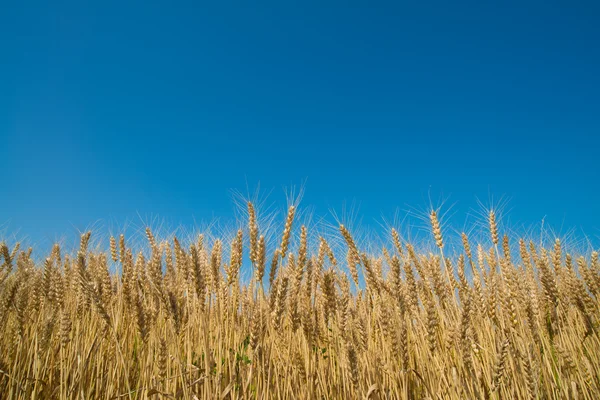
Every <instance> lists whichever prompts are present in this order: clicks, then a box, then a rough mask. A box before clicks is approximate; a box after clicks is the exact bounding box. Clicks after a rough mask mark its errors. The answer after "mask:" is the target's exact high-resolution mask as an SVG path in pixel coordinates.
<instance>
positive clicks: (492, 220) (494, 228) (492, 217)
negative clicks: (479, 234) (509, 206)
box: [488, 210, 499, 246]
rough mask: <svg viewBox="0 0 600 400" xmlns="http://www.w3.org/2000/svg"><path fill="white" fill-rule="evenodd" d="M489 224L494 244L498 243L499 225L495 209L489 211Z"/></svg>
mask: <svg viewBox="0 0 600 400" xmlns="http://www.w3.org/2000/svg"><path fill="white" fill-rule="evenodd" d="M488 224H489V227H490V234H491V235H492V243H494V245H496V246H497V245H498V241H499V239H498V225H497V223H496V212H495V211H494V210H490V212H489V213H488Z"/></svg>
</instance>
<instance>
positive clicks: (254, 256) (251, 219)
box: [248, 202, 258, 263]
mask: <svg viewBox="0 0 600 400" xmlns="http://www.w3.org/2000/svg"><path fill="white" fill-rule="evenodd" d="M248 230H249V232H250V261H252V262H253V263H256V262H258V225H257V224H256V211H255V210H254V205H253V204H252V203H251V202H248Z"/></svg>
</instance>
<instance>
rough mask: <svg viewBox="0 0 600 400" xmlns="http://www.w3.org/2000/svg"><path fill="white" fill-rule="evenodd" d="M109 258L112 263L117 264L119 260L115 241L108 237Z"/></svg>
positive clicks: (113, 238)
mask: <svg viewBox="0 0 600 400" xmlns="http://www.w3.org/2000/svg"><path fill="white" fill-rule="evenodd" d="M110 257H111V259H112V260H113V262H117V261H118V260H119V258H118V255H117V240H116V239H115V237H114V236H111V237H110Z"/></svg>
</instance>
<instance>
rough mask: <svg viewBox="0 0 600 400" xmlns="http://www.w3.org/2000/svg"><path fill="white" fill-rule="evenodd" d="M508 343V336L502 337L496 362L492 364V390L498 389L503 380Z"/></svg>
mask: <svg viewBox="0 0 600 400" xmlns="http://www.w3.org/2000/svg"><path fill="white" fill-rule="evenodd" d="M509 345H510V341H509V340H508V338H507V339H504V341H503V342H502V345H501V346H500V351H499V352H498V354H497V358H496V364H495V365H494V373H493V376H492V391H496V390H498V389H499V388H500V385H501V384H502V382H503V380H504V376H505V370H506V358H507V356H508V347H509Z"/></svg>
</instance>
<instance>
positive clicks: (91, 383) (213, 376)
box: [0, 203, 600, 399]
mask: <svg viewBox="0 0 600 400" xmlns="http://www.w3.org/2000/svg"><path fill="white" fill-rule="evenodd" d="M247 207H248V210H247V211H248V212H247V215H248V221H247V223H246V226H244V227H242V228H240V229H239V230H238V231H237V232H235V233H234V234H233V235H231V237H222V238H212V237H210V239H209V236H206V237H205V236H204V235H199V236H198V237H195V238H193V240H191V241H189V242H184V241H182V240H181V239H180V238H176V237H172V238H171V239H169V240H164V239H161V240H159V238H158V237H155V236H154V234H153V232H152V231H151V230H150V229H149V228H148V229H146V238H147V242H146V244H145V245H144V246H142V247H141V248H136V249H134V248H133V247H128V244H127V238H126V237H125V236H124V235H120V236H119V237H118V238H115V237H111V238H110V241H109V246H108V251H107V252H102V251H98V250H94V249H92V247H91V246H90V240H91V234H90V233H89V232H88V233H85V234H83V235H82V236H81V243H80V246H79V249H78V250H77V251H76V252H75V253H74V254H63V253H64V251H63V249H61V247H60V246H59V245H55V246H54V247H53V249H52V251H51V252H50V254H48V255H47V257H46V258H45V259H44V260H43V262H41V263H36V262H34V258H33V256H32V254H33V249H21V248H20V246H19V244H16V245H10V246H9V245H8V244H7V243H5V242H2V243H1V245H0V262H1V264H0V321H2V325H1V326H2V329H1V331H0V394H1V396H0V397H2V398H11V399H13V398H14V399H35V398H40V399H46V398H56V399H73V398H78V399H88V398H98V399H121V398H122V399H146V398H172V399H271V398H273V399H365V398H367V399H404V398H406V399H421V398H423V399H479V398H480V399H594V398H597V393H600V341H599V339H600V338H599V333H598V331H599V328H600V327H599V322H600V321H599V313H598V311H599V310H598V307H599V305H600V304H599V297H598V296H600V261H599V257H598V253H597V252H594V251H592V252H590V253H589V254H571V253H569V252H568V251H566V247H565V246H564V244H563V243H562V242H561V241H560V240H558V239H556V241H554V243H552V244H551V245H550V246H547V247H544V246H540V245H537V244H535V243H534V242H531V241H528V240H526V239H524V238H519V237H511V236H510V235H503V232H502V231H501V229H500V228H499V226H501V224H500V225H499V217H498V215H497V214H496V213H495V212H494V211H491V212H490V213H489V215H488V221H487V223H488V228H489V229H488V232H487V233H486V234H485V238H484V239H483V240H481V241H480V243H475V242H471V239H470V238H469V236H468V235H467V234H465V233H463V234H461V235H460V237H459V238H455V239H457V242H458V243H461V244H462V245H461V246H460V247H459V248H458V247H456V246H455V248H453V249H452V250H448V243H450V242H448V240H447V239H448V238H447V237H445V236H444V235H443V226H444V225H443V224H442V223H441V222H440V217H439V215H438V213H437V212H436V211H432V212H431V214H430V215H429V221H430V222H431V239H432V243H431V244H430V245H429V244H428V247H426V249H427V250H420V249H423V243H410V242H406V241H404V240H403V239H402V238H401V236H400V235H399V234H398V232H397V231H396V230H394V229H392V230H391V231H390V232H389V240H388V241H387V243H388V245H384V248H383V249H381V252H378V251H377V252H374V251H373V250H372V247H368V248H367V246H363V244H364V243H365V242H364V241H358V240H356V239H355V238H354V237H353V233H352V230H351V229H349V228H348V227H346V226H344V225H341V226H339V233H333V234H331V235H329V236H320V234H319V232H312V231H311V229H309V228H308V227H306V226H303V225H300V224H298V223H297V222H296V221H295V219H296V216H297V209H296V207H294V206H292V207H290V208H289V210H288V213H287V216H286V217H285V219H284V221H283V224H282V225H283V232H271V231H270V230H268V229H264V230H261V223H260V221H261V220H260V218H259V217H258V210H257V209H255V206H254V205H253V204H252V203H248V204H247ZM315 238H316V240H313V239H315ZM184 243H185V244H184ZM512 246H515V248H516V249H517V250H518V251H516V252H513V251H512ZM429 248H431V249H434V248H435V250H431V251H429V250H428V249H429ZM338 260H343V262H341V261H338ZM250 268H251V273H249V274H245V273H244V270H245V269H250ZM267 269H268V271H267ZM110 271H119V273H118V274H113V273H110ZM265 275H266V276H268V278H267V277H265ZM243 276H249V278H248V279H246V280H244V279H242V277H243ZM264 281H266V282H264Z"/></svg>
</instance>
